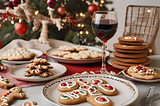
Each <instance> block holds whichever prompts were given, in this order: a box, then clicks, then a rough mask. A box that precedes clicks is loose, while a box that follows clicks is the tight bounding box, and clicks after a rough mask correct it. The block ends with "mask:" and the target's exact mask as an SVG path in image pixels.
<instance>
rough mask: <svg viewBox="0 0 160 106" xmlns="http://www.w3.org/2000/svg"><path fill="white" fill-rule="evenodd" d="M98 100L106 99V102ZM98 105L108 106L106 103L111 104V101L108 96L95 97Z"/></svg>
mask: <svg viewBox="0 0 160 106" xmlns="http://www.w3.org/2000/svg"><path fill="white" fill-rule="evenodd" d="M98 98H105V100H106V101H105V102H103V101H99V100H97V99H98ZM94 100H95V101H96V102H97V103H99V104H106V103H109V99H108V98H107V97H106V96H97V97H95V99H94Z"/></svg>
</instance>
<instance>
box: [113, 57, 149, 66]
mask: <svg viewBox="0 0 160 106" xmlns="http://www.w3.org/2000/svg"><path fill="white" fill-rule="evenodd" d="M113 62H114V63H115V64H118V65H123V66H127V67H130V66H134V65H138V64H139V63H126V62H120V61H118V60H113ZM151 62H152V60H151V59H150V58H147V61H145V62H143V63H141V64H142V65H149V64H150V63H151Z"/></svg>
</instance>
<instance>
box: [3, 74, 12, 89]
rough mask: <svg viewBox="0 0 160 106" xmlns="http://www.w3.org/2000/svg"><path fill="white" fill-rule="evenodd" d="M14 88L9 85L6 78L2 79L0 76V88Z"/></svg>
mask: <svg viewBox="0 0 160 106" xmlns="http://www.w3.org/2000/svg"><path fill="white" fill-rule="evenodd" d="M14 86H15V85H14V84H12V83H10V82H9V81H8V80H7V79H6V78H3V77H1V76H0V88H3V89H8V88H12V87H14Z"/></svg>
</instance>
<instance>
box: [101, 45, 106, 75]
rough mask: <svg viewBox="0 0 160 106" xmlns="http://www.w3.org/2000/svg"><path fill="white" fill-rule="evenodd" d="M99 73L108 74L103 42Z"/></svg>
mask: <svg viewBox="0 0 160 106" xmlns="http://www.w3.org/2000/svg"><path fill="white" fill-rule="evenodd" d="M100 72H101V73H102V74H103V73H107V72H108V71H107V69H106V45H105V42H104V43H103V46H102V67H101V70H100Z"/></svg>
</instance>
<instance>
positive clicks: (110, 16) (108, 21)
mask: <svg viewBox="0 0 160 106" xmlns="http://www.w3.org/2000/svg"><path fill="white" fill-rule="evenodd" d="M117 25H118V19H117V13H116V12H114V11H95V12H94V13H93V16H92V23H91V27H92V30H93V32H94V34H95V35H96V36H97V37H98V38H99V39H100V40H101V41H102V42H103V46H102V54H103V55H102V67H101V69H100V73H106V74H109V72H108V71H107V69H106V42H107V41H108V40H109V39H110V38H112V37H113V36H114V34H115V32H116V30H117Z"/></svg>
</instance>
